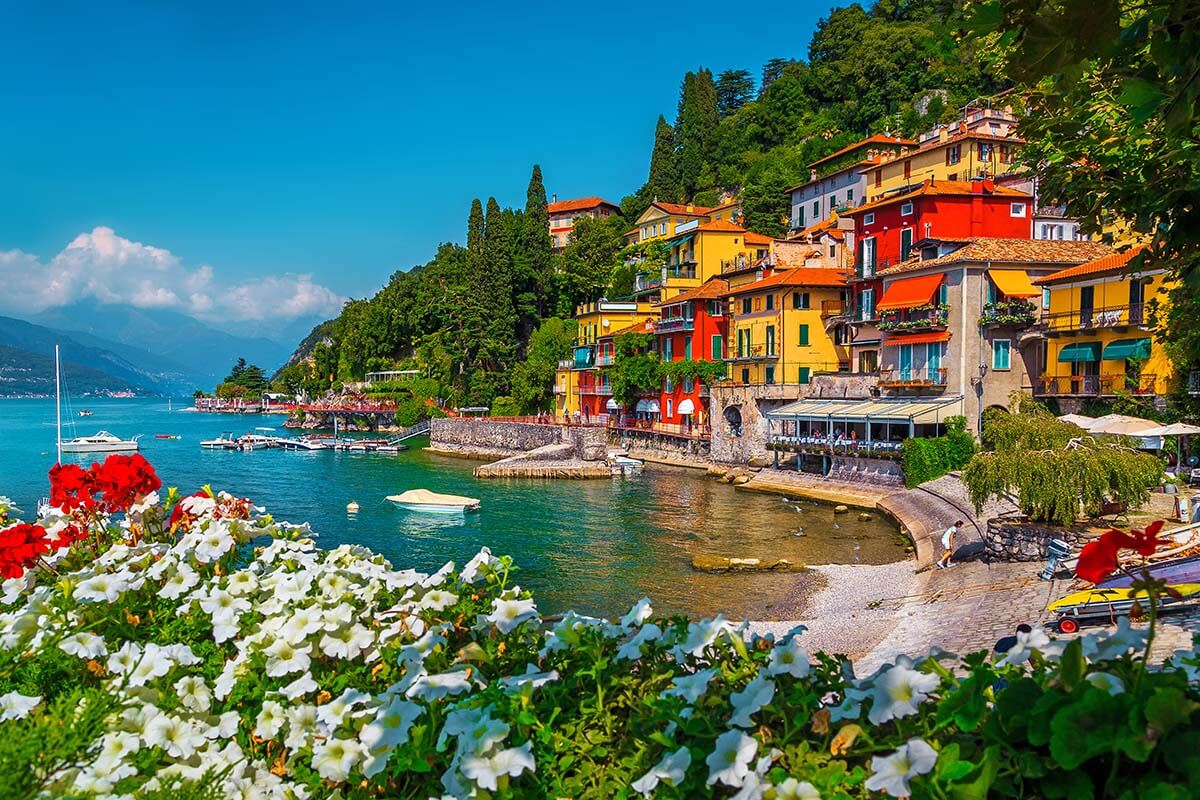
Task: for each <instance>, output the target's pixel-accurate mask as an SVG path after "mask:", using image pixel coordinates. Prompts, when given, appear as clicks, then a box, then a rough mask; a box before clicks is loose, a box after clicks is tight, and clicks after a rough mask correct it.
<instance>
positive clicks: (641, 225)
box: [625, 200, 713, 245]
mask: <svg viewBox="0 0 1200 800" xmlns="http://www.w3.org/2000/svg"><path fill="white" fill-rule="evenodd" d="M712 210H713V209H712V208H709V207H707V206H698V205H695V204H694V203H665V202H661V201H658V200H655V201H654V202H653V203H651V204H650V205H649V207H647V208H646V210H645V211H643V212H642V214H641V216H639V217H638V218H637V222H636V224H635V225H634V226H633V227H632V228H630V229H629V230H627V231H626V232H625V243H626V244H627V245H631V244H641V243H642V242H650V241H654V240H655V239H668V238H670V237H672V236H674V235H675V231H676V228H677V227H678V226H680V225H688V224H689V223H693V222H694V223H696V224H699V223H700V222H702V221H704V220H706V219H708V213H709V212H710V211H712Z"/></svg>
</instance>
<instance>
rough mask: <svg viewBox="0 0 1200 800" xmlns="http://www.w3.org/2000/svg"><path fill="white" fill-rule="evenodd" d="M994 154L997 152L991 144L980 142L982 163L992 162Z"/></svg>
mask: <svg viewBox="0 0 1200 800" xmlns="http://www.w3.org/2000/svg"><path fill="white" fill-rule="evenodd" d="M993 152H995V151H994V149H993V148H992V145H991V144H990V143H989V142H980V143H979V160H980V161H990V160H991V158H992V153H993Z"/></svg>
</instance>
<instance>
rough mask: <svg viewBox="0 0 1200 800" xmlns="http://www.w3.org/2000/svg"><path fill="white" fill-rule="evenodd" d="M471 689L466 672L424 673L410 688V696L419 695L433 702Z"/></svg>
mask: <svg viewBox="0 0 1200 800" xmlns="http://www.w3.org/2000/svg"><path fill="white" fill-rule="evenodd" d="M470 690H471V681H470V679H469V678H468V677H467V673H466V672H443V673H441V674H440V675H422V676H420V677H419V678H417V679H416V681H414V682H413V685H412V686H410V687H409V688H408V691H407V695H408V696H409V697H419V698H420V699H422V700H424V701H426V702H431V701H433V700H440V699H442V698H443V697H448V696H450V695H452V694H461V693H463V692H468V691H470Z"/></svg>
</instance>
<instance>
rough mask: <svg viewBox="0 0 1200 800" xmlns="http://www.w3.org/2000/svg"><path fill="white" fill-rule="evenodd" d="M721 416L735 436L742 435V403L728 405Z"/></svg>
mask: <svg viewBox="0 0 1200 800" xmlns="http://www.w3.org/2000/svg"><path fill="white" fill-rule="evenodd" d="M721 416H722V417H723V418H724V419H725V422H726V423H727V424H728V425H729V429H730V433H731V434H732V435H733V436H741V435H742V407H741V406H740V405H731V406H726V407H725V410H724V411H723V412H722V413H721Z"/></svg>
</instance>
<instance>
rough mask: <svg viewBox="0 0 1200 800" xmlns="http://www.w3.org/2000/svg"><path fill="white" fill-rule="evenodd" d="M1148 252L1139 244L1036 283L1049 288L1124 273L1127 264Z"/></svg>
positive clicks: (1053, 274)
mask: <svg viewBox="0 0 1200 800" xmlns="http://www.w3.org/2000/svg"><path fill="white" fill-rule="evenodd" d="M1145 250H1146V245H1144V244H1139V245H1136V246H1135V247H1131V248H1129V249H1128V250H1126V251H1125V252H1123V253H1109V254H1108V255H1106V256H1101V257H1100V258H1097V259H1095V260H1094V261H1088V262H1085V263H1083V264H1079V265H1077V266H1074V267H1067V268H1066V269H1063V270H1059V271H1058V272H1055V273H1052V274H1050V275H1046V276H1045V277H1042V278H1038V279H1036V280H1035V281H1034V283H1036V284H1038V285H1039V286H1047V285H1050V284H1054V283H1062V282H1064V281H1069V280H1071V279H1072V278H1081V277H1084V276H1091V275H1102V274H1104V273H1119V272H1122V271H1124V269H1125V267H1126V265H1127V264H1129V262H1130V261H1132V260H1133V258H1134V256H1137V255H1141V254H1142V253H1143V252H1145Z"/></svg>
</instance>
